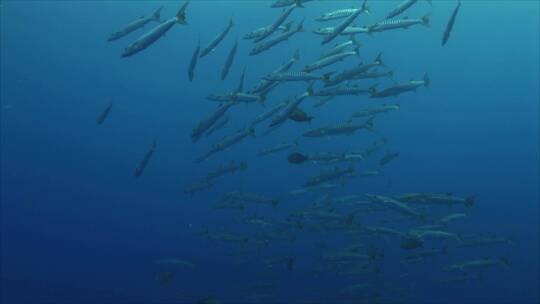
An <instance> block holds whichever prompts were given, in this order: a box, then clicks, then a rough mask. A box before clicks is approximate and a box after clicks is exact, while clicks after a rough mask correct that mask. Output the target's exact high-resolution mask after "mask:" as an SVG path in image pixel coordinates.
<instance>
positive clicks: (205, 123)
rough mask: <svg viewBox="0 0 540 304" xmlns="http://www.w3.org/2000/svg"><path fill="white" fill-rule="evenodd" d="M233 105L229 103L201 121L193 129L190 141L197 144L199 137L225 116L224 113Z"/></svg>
mask: <svg viewBox="0 0 540 304" xmlns="http://www.w3.org/2000/svg"><path fill="white" fill-rule="evenodd" d="M233 105H235V103H234V102H229V103H226V104H224V105H222V106H221V107H219V108H218V109H217V110H216V111H215V112H214V113H212V114H211V115H210V116H209V117H208V118H206V119H204V120H202V121H201V122H200V123H199V124H198V125H197V127H196V128H195V129H193V132H192V133H191V141H192V142H197V141H198V140H199V139H200V138H201V136H202V135H203V134H204V133H205V132H206V131H208V130H209V129H210V128H211V127H212V126H213V125H214V124H215V123H216V122H217V121H218V120H219V119H220V118H221V117H223V116H224V115H225V113H226V112H227V111H228V110H229V109H230V108H231V107H232V106H233Z"/></svg>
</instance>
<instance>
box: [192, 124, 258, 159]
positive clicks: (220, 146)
mask: <svg viewBox="0 0 540 304" xmlns="http://www.w3.org/2000/svg"><path fill="white" fill-rule="evenodd" d="M248 136H255V129H254V128H253V127H247V128H244V129H242V130H239V131H238V132H236V133H235V134H233V135H231V136H228V137H225V138H224V139H223V140H222V141H220V142H218V143H216V144H214V145H213V146H212V147H211V148H210V150H209V151H208V152H206V153H205V154H204V155H203V156H201V157H199V158H197V159H196V160H195V162H197V163H200V162H202V161H205V160H206V159H208V158H209V157H210V156H212V155H214V154H216V153H218V152H221V151H224V150H226V149H228V148H230V147H231V146H233V145H234V144H237V143H239V142H241V141H242V140H243V139H244V138H246V137H248Z"/></svg>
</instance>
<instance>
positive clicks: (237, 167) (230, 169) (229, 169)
mask: <svg viewBox="0 0 540 304" xmlns="http://www.w3.org/2000/svg"><path fill="white" fill-rule="evenodd" d="M246 170H247V162H246V161H241V162H239V163H236V162H235V161H231V162H230V163H228V164H224V165H221V166H219V167H217V168H216V169H215V170H213V171H210V172H208V174H207V175H206V179H207V180H210V181H211V180H214V179H216V178H218V177H221V176H224V175H225V174H232V173H235V172H236V171H246Z"/></svg>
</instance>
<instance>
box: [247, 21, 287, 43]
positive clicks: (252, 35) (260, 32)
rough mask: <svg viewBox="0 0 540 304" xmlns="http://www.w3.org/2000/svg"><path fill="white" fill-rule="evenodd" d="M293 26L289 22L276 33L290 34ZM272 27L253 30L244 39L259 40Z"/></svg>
mask: <svg viewBox="0 0 540 304" xmlns="http://www.w3.org/2000/svg"><path fill="white" fill-rule="evenodd" d="M292 24H293V21H289V22H287V23H286V24H284V25H280V26H279V27H278V28H277V29H276V31H281V32H288V31H289V30H290V29H291V26H292ZM270 27H271V25H268V26H265V27H261V28H258V29H256V30H253V31H251V32H249V33H246V34H245V35H244V36H243V38H244V39H246V40H251V39H256V38H259V37H261V36H262V35H264V34H265V33H266V32H267V31H269V28H270Z"/></svg>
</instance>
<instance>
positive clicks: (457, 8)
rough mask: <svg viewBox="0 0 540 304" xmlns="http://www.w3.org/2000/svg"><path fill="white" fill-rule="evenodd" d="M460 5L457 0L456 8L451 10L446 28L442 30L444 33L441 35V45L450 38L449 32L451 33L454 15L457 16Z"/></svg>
mask: <svg viewBox="0 0 540 304" xmlns="http://www.w3.org/2000/svg"><path fill="white" fill-rule="evenodd" d="M460 7H461V1H460V0H458V4H457V6H456V8H455V9H454V11H453V12H452V15H451V16H450V19H449V20H448V24H446V29H445V30H444V34H443V37H442V43H441V45H442V46H444V45H445V44H446V43H447V42H448V39H449V38H450V33H452V29H453V28H454V23H455V22H456V17H457V14H458V12H459V8H460Z"/></svg>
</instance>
